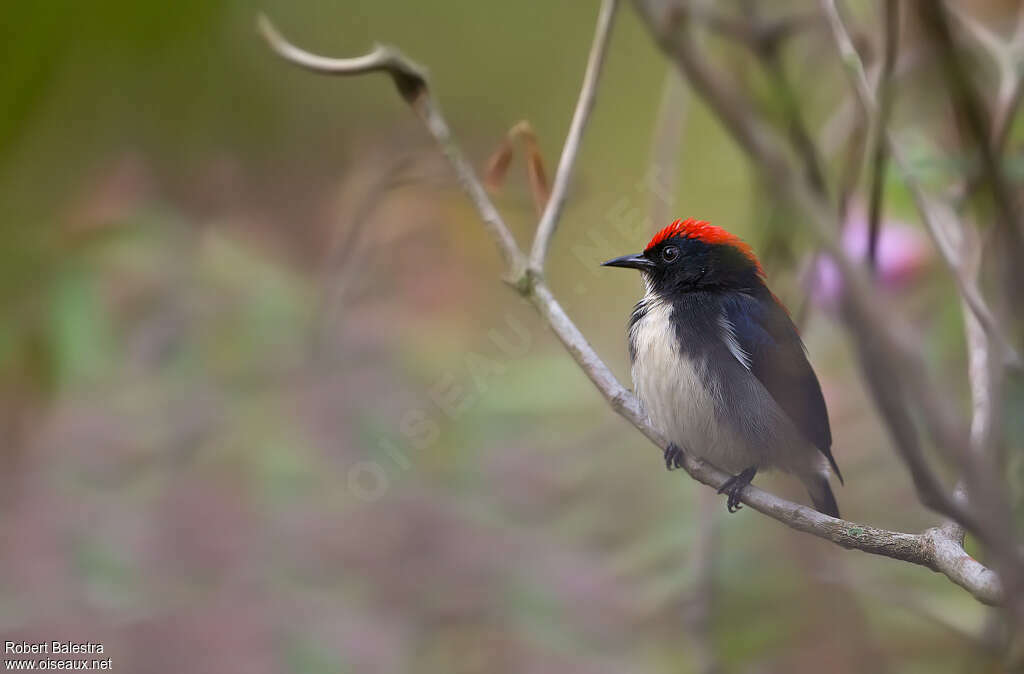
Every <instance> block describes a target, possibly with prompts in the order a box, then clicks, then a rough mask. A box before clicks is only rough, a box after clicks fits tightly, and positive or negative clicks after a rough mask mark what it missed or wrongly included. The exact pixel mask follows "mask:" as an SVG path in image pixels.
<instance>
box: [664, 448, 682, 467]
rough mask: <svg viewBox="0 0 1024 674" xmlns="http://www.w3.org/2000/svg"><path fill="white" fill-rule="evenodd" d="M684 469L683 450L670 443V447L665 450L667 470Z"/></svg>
mask: <svg viewBox="0 0 1024 674" xmlns="http://www.w3.org/2000/svg"><path fill="white" fill-rule="evenodd" d="M682 467H683V450H682V449H680V447H679V445H677V444H676V443H674V442H670V443H669V445H668V447H666V448H665V468H668V469H669V470H675V469H676V468H682Z"/></svg>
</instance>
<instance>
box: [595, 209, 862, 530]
mask: <svg viewBox="0 0 1024 674" xmlns="http://www.w3.org/2000/svg"><path fill="white" fill-rule="evenodd" d="M604 265H606V266H609V267H627V268H630V269H638V270H640V272H641V273H642V274H643V279H644V286H645V288H646V292H645V293H644V296H643V298H642V299H641V300H640V301H639V302H638V303H637V305H636V307H634V308H633V313H632V315H631V317H630V319H629V330H628V337H629V357H630V361H631V363H632V374H633V386H634V389H635V391H636V394H637V396H638V397H639V398H640V401H641V403H643V406H644V408H645V410H646V412H647V414H648V416H649V417H650V420H651V423H652V424H653V425H654V426H655V427H656V428H657V429H658V430H660V431H661V433H662V434H664V435H665V437H666V438H667V439H668V440H669V445H668V447H667V448H666V449H665V465H666V466H667V467H668V469H669V470H672V469H673V468H679V467H680V466H681V465H682V463H681V459H682V452H687V453H689V454H691V455H693V456H697V457H700V458H703V459H706V460H707V461H709V462H710V463H711V464H713V465H715V466H717V467H719V468H721V469H723V470H726V471H728V472H730V473H732V474H733V477H732V478H731V479H729V480H728V481H727V482H726V483H725V484H724V485H723V486H722V488H721V489H719V493H726V494H728V500H727V508H728V510H729V512H735V511H736V510H738V509H739V508H740V500H739V499H740V495H741V493H742V492H743V489H744V488H745V487H746V486H747V485H748V484H750V481H751V480H752V479H754V475H756V474H757V471H758V470H760V469H767V468H778V469H781V470H783V471H785V472H788V473H791V474H793V475H795V476H796V477H797V478H799V479H800V481H801V482H803V484H804V486H805V487H806V488H807V491H808V493H809V494H810V497H811V500H812V501H813V502H814V507H815V508H817V509H818V510H819V511H821V512H822V513H825V514H826V515H831V516H832V517H839V507H838V506H837V505H836V499H835V496H834V495H833V494H832V488H831V486H830V485H829V467H831V469H832V471H834V472H835V474H836V477H838V478H839V481H840V482H842V479H843V477H842V474H841V473H840V472H839V466H837V465H836V462H835V459H834V458H833V457H832V433H831V431H830V430H829V423H828V411H827V410H826V408H825V399H824V397H823V396H822V394H821V386H820V385H819V384H818V378H817V377H816V376H815V374H814V370H813V369H811V365H810V363H809V362H808V361H807V355H806V353H805V349H804V345H803V342H801V340H800V336H799V335H798V334H797V329H796V326H794V325H793V321H792V320H791V319H790V317H789V314H788V313H787V311H786V309H785V308H784V307H783V306H782V304H781V303H780V302H779V300H778V298H777V297H775V295H774V294H772V292H771V291H770V290H769V289H768V286H767V285H765V278H764V270H763V269H762V268H761V264H760V262H758V260H757V257H756V256H755V255H754V253H753V251H752V250H751V248H750V246H748V245H747V244H746V243H744V242H743V241H741V240H740V239H739V238H738V237H736V236H734V235H732V234H730V233H729V232H727V231H725V230H724V229H721V228H720V227H715V226H714V225H711V224H708V223H707V222H704V221H698V220H693V219H688V220H676V221H675V222H673V223H672V224H671V225H669V226H668V227H665V228H664V229H663V230H661V231H660V232H658V233H657V234H656V235H655V236H654V238H653V239H651V241H650V243H648V244H647V247H646V248H645V249H644V251H643V253H640V254H639V255H626V256H623V257H617V258H615V259H613V260H608V261H607V262H605V263H604Z"/></svg>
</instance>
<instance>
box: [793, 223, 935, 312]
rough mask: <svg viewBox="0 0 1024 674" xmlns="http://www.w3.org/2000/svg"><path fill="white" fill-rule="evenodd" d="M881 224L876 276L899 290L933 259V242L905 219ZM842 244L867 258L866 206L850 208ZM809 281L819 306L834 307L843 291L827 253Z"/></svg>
mask: <svg viewBox="0 0 1024 674" xmlns="http://www.w3.org/2000/svg"><path fill="white" fill-rule="evenodd" d="M879 224H880V226H879V232H878V247H877V250H876V254H877V267H876V268H877V278H878V281H879V284H880V285H881V286H882V287H883V288H887V289H890V290H900V289H902V288H905V287H907V286H908V285H909V284H910V283H911V282H912V281H913V280H914V279H916V278H918V277H919V276H920V274H921V272H922V271H923V270H924V269H925V267H927V265H928V263H929V262H930V261H931V257H932V247H931V242H930V241H929V240H928V237H927V236H926V235H925V234H924V233H923V232H921V230H920V229H918V228H916V227H914V226H912V225H910V224H908V223H906V222H902V221H899V220H892V219H890V220H882V222H881V223H879ZM842 245H843V249H844V250H846V252H847V253H848V254H849V255H850V257H851V258H852V259H853V260H854V261H863V260H865V259H866V258H867V250H868V219H867V214H866V213H865V212H864V209H863V208H860V207H856V206H855V207H853V208H851V209H850V215H849V217H848V218H847V221H846V226H845V227H843V235H842ZM806 284H807V286H808V288H809V291H810V293H811V300H812V301H813V302H814V303H815V304H816V305H818V306H822V307H826V308H832V307H834V306H835V304H836V301H837V300H838V299H839V293H840V291H841V290H842V279H841V278H840V277H839V270H838V269H837V268H836V264H835V261H833V259H832V258H831V257H829V256H828V255H824V254H822V255H820V256H819V257H818V259H817V262H816V264H815V265H814V267H813V268H812V270H811V272H810V273H808V274H807V278H806Z"/></svg>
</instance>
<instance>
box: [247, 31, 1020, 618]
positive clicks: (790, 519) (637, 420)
mask: <svg viewBox="0 0 1024 674" xmlns="http://www.w3.org/2000/svg"><path fill="white" fill-rule="evenodd" d="M260 23H261V28H263V33H264V36H265V37H266V38H267V40H268V42H269V43H270V45H271V47H272V48H273V49H274V50H275V51H276V52H277V53H278V54H280V55H281V56H282V57H283V58H285V59H286V60H288V61H290V62H293V63H296V64H297V65H300V66H303V67H307V65H308V63H311V62H314V63H318V64H327V65H326V67H324V68H319V67H318V68H317V71H318V72H329V73H330V74H339V75H351V74H360V73H363V72H369V71H372V70H381V69H384V70H387V71H388V72H389V73H390V72H392V70H391V68H397V69H398V70H399V71H400V72H405V71H406V70H407V69H413V70H414V71H416V72H422V71H421V70H419V68H418V66H415V65H414V64H412V63H411V62H408V61H404V59H403V61H402V65H394V64H390V65H381V64H374V65H371V66H369V67H368V66H367V65H366V64H367V63H371V64H372V63H374V61H373V59H369V58H367V57H361V58H359V59H352V60H334V59H323V58H322V57H314V56H313V55H312V54H308V53H307V52H304V51H302V50H299V49H298V48H296V47H293V46H292V45H290V44H288V43H287V42H285V41H284V40H283V38H281V37H280V36H279V35H278V34H277V33H276V32H275V31H273V28H272V26H270V23H269V22H268V21H267V20H266V19H264V18H262V17H261V20H260ZM267 29H269V30H267ZM371 56H372V55H371ZM353 62H357V63H360V67H359V68H358V69H353V68H351V67H349V65H350V64H351V63H353ZM339 64H342V65H341V66H340V67H339ZM422 82H423V84H422V86H421V88H420V91H419V92H418V94H417V96H416V97H415V98H413V99H411V100H410V99H408V98H407V99H406V100H407V101H408V102H409V103H410V104H411V105H412V107H413V109H414V110H415V111H416V113H417V114H418V115H419V116H420V118H421V119H422V120H423V121H424V123H425V124H426V126H427V129H428V131H430V133H431V135H432V136H433V137H434V138H435V140H436V141H437V143H438V145H439V146H440V147H441V149H442V151H443V152H444V154H445V155H446V156H447V157H448V160H449V161H450V162H451V163H452V165H453V168H454V169H455V172H456V174H457V175H458V177H459V180H460V182H461V183H462V186H463V188H464V189H465V190H466V192H467V193H468V194H469V196H470V198H471V200H472V201H473V203H474V205H475V206H476V207H477V210H478V212H479V215H480V217H481V219H482V220H483V222H484V224H485V226H486V227H487V230H488V232H489V233H490V234H491V236H492V238H493V239H494V240H495V243H496V244H497V245H498V248H499V249H500V250H501V252H502V254H503V255H504V256H505V258H506V261H507V262H508V266H509V271H510V277H511V280H512V282H513V287H514V288H515V289H516V290H517V292H519V294H521V295H522V296H523V297H524V298H526V299H527V300H529V301H530V303H531V304H533V305H534V307H535V308H536V309H537V311H538V312H539V313H540V314H541V316H543V318H544V319H545V321H546V322H547V323H548V325H549V327H550V328H551V329H552V330H553V331H554V333H555V335H556V336H557V337H558V338H559V340H560V341H561V342H562V344H563V345H564V346H565V348H566V350H568V352H569V354H570V355H571V356H572V358H573V359H574V360H575V361H576V363H577V364H578V365H579V366H580V368H581V369H582V370H583V372H584V373H585V374H586V375H587V377H588V378H589V379H590V380H591V381H592V382H593V383H594V385H595V386H596V387H597V389H598V390H599V391H600V392H601V394H602V395H603V396H604V398H605V399H606V400H607V401H608V403H609V404H610V405H611V407H612V408H613V409H614V410H615V411H616V412H617V413H618V414H620V415H621V416H622V417H624V418H625V419H626V420H628V421H629V422H630V423H632V424H633V426H634V427H636V428H637V430H639V431H640V432H641V433H643V434H644V436H646V437H647V438H648V439H650V440H651V441H652V442H653V443H654V444H655V445H656V446H658V447H659V448H661V449H662V450H664V448H665V446H666V444H667V443H666V441H665V439H664V438H663V437H662V436H661V434H660V433H659V432H658V431H657V430H656V429H655V428H654V427H653V426H651V425H650V423H649V422H648V420H647V415H646V414H645V413H644V411H643V409H642V408H641V406H640V402H639V401H638V400H637V398H636V397H635V396H634V395H633V394H632V393H631V392H630V391H628V390H627V389H626V388H624V387H623V386H622V384H620V383H619V381H618V380H617V379H616V378H615V376H614V375H613V374H612V372H611V370H609V369H608V367H607V365H605V364H604V362H603V361H602V360H601V358H600V357H599V356H598V355H597V353H596V352H595V351H594V349H593V347H591V346H590V344H589V343H588V342H587V340H586V338H585V337H584V336H583V334H582V333H581V332H580V331H579V328H577V327H576V325H575V324H574V323H573V322H572V320H571V319H570V318H569V316H568V315H567V314H566V313H565V310H564V309H563V308H562V306H561V305H560V304H559V303H558V301H557V300H556V299H555V297H554V295H553V294H552V292H551V290H550V289H549V288H548V286H547V285H546V284H545V283H544V281H543V279H542V278H541V277H540V275H539V274H537V273H534V272H533V271H532V270H529V269H527V268H525V267H523V266H522V253H521V251H520V250H519V248H518V246H517V245H516V244H515V241H514V239H512V237H511V234H510V233H509V231H508V228H507V227H506V226H505V224H504V221H503V220H502V219H501V216H500V215H499V214H498V212H497V210H496V209H495V208H494V206H493V204H491V202H490V200H489V199H488V198H487V195H486V193H485V192H484V191H483V187H482V186H481V184H480V181H479V179H478V178H477V176H476V173H475V172H474V171H473V169H472V168H471V167H470V166H469V165H468V164H467V163H466V162H465V160H464V158H463V156H462V154H461V153H460V152H459V151H458V150H457V146H456V145H455V143H454V141H453V140H452V138H451V134H450V132H449V130H448V126H447V124H446V123H445V121H444V119H443V117H442V116H441V113H440V110H439V108H438V107H437V105H436V104H435V103H434V102H433V100H432V98H431V97H430V94H429V89H428V87H427V84H426V80H425V79H423V80H422ZM400 93H401V90H400ZM404 97H405V96H404V95H403V98H404ZM683 468H684V469H685V470H686V472H687V473H688V474H689V475H690V476H692V477H693V478H694V479H696V480H697V481H699V482H701V483H703V484H706V485H708V486H711V487H714V488H718V487H721V486H722V485H723V484H724V483H725V481H726V480H727V479H728V478H729V477H730V476H729V475H728V474H726V473H724V472H722V471H721V470H719V469H717V468H715V467H714V466H712V465H711V464H709V463H706V462H704V461H702V460H701V459H698V458H696V457H693V456H690V455H688V454H684V455H683ZM741 500H742V501H743V503H745V504H747V505H748V506H750V508H752V509H753V510H756V511H758V512H760V513H763V514H765V515H767V516H769V517H771V518H773V519H775V520H778V521H779V522H781V523H783V524H785V525H786V526H788V527H790V528H792V529H795V530H797V531H802V532H805V533H809V534H812V535H814V536H817V537H819V538H822V539H825V540H828V541H832V542H833V543H835V544H837V545H839V546H842V547H844V548H848V549H854V550H862V551H864V552H868V553H871V554H876V555H881V556H884V557H891V558H893V559H899V560H903V561H906V562H909V563H912V564H917V565H920V566H923V567H926V568H929V569H932V570H934V571H938V572H939V573H942V574H943V575H945V576H947V577H948V578H949V579H950V580H952V581H953V582H954V583H956V584H957V585H960V586H961V587H963V588H964V589H966V590H967V591H968V592H970V593H971V594H972V595H973V596H974V597H975V598H977V599H978V600H979V601H981V602H984V603H986V604H998V603H1001V602H1002V601H1003V599H1004V596H1003V594H1004V593H1003V591H1002V589H1001V587H1000V584H999V580H998V578H997V577H996V576H995V574H994V573H993V572H991V571H990V570H988V569H986V568H985V567H984V566H983V565H981V564H980V563H978V562H977V561H975V560H974V559H972V558H971V557H970V556H968V555H967V554H966V553H965V552H964V551H963V549H962V548H960V547H959V546H958V545H956V544H955V541H951V540H950V539H948V538H947V537H945V535H944V534H943V533H942V532H941V531H939V530H938V529H934V530H929V531H926V532H925V533H923V534H920V535H915V534H909V533H902V532H896V531H887V530H885V529H878V528H875V527H870V526H866V525H860V524H855V523H853V522H848V521H846V520H840V519H835V518H833V517H829V516H828V515H823V514H821V513H819V512H818V511H816V510H813V509H811V508H808V507H806V506H803V505H799V504H797V503H793V502H790V501H787V500H785V499H782V498H779V497H778V496H775V495H773V494H770V493H768V492H765V491H762V490H761V489H758V488H756V487H754V486H752V485H751V486H748V487H747V488H746V489H744V491H743V495H742V499H741Z"/></svg>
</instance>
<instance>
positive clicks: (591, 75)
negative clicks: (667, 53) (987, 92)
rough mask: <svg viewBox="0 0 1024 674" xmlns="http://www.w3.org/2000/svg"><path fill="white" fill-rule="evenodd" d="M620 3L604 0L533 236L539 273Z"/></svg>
mask: <svg viewBox="0 0 1024 674" xmlns="http://www.w3.org/2000/svg"><path fill="white" fill-rule="evenodd" d="M618 5H619V3H618V0H603V2H602V3H601V11H600V12H599V13H598V15H597V29H596V31H595V33H594V43H593V44H592V45H591V47H590V57H589V59H588V60H587V70H586V72H585V73H584V75H583V86H582V87H581V88H580V97H579V100H578V101H577V102H576V111H575V112H574V113H573V116H572V123H571V124H570V125H569V133H568V134H567V135H566V137H565V145H564V146H563V147H562V157H561V158H560V159H559V160H558V169H557V170H556V171H555V182H554V185H553V186H552V188H551V198H550V199H549V200H548V204H547V206H546V207H545V208H544V213H543V215H541V218H540V223H539V224H538V225H537V234H536V236H535V237H534V239H533V247H532V248H531V249H530V269H532V270H533V271H535V272H537V273H540V272H541V271H542V270H543V269H544V259H545V258H546V257H547V254H548V246H549V245H550V244H551V237H552V236H554V234H555V228H556V227H558V221H559V220H560V219H561V217H562V208H563V207H564V206H565V199H566V197H567V196H568V192H569V180H570V179H571V178H572V170H573V168H574V166H575V165H576V156H577V155H578V154H579V151H580V140H581V139H582V138H583V130H584V128H585V127H586V126H587V121H588V120H589V119H590V111H591V110H593V108H594V100H595V98H596V97H597V82H598V80H599V79H600V78H601V68H602V66H603V65H604V56H605V53H606V52H607V51H608V41H609V38H611V33H612V24H613V22H614V19H615V10H616V9H617V8H618Z"/></svg>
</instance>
